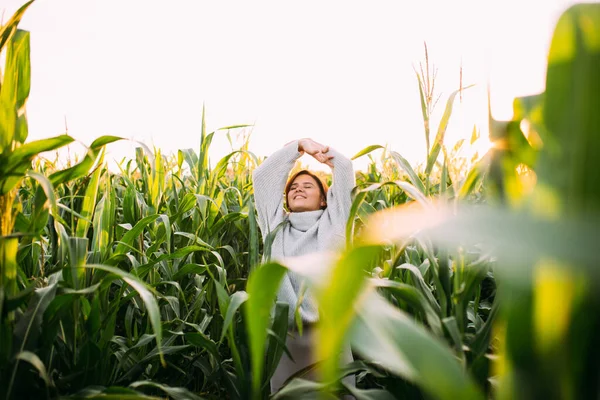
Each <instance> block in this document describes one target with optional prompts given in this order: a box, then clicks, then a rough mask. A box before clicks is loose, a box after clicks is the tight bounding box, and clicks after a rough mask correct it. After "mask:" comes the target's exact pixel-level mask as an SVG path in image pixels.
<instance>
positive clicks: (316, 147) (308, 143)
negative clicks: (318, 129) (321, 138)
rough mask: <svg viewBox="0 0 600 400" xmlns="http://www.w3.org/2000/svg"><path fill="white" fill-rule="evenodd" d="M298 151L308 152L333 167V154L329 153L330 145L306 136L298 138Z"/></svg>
mask: <svg viewBox="0 0 600 400" xmlns="http://www.w3.org/2000/svg"><path fill="white" fill-rule="evenodd" d="M298 151H299V152H301V153H308V154H310V155H311V156H313V157H314V158H315V160H317V161H319V162H321V163H323V164H327V165H329V166H330V167H333V163H332V162H331V159H332V158H333V156H332V155H331V154H327V152H329V146H325V145H322V144H321V143H318V142H315V141H314V140H312V139H308V138H305V139H300V140H298Z"/></svg>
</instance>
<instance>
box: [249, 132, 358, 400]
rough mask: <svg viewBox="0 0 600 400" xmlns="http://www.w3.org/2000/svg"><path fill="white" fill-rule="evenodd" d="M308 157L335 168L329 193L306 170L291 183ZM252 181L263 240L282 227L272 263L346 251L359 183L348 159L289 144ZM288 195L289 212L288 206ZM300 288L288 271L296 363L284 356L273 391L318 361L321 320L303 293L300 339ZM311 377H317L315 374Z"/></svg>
mask: <svg viewBox="0 0 600 400" xmlns="http://www.w3.org/2000/svg"><path fill="white" fill-rule="evenodd" d="M304 153H306V154H310V155H311V156H313V157H314V158H315V159H316V160H317V161H319V162H321V163H323V164H327V165H328V166H330V167H331V168H332V171H333V184H332V185H331V189H329V190H328V189H327V186H326V184H324V183H323V182H321V180H320V179H319V178H318V177H317V176H316V175H314V174H312V173H311V172H309V171H306V170H303V171H300V172H298V173H297V174H295V175H294V176H292V177H291V178H290V179H289V180H288V175H289V173H290V170H291V169H292V168H293V167H294V164H295V162H296V160H297V159H298V158H299V157H300V156H302V155H303V154H304ZM253 181H254V197H255V202H256V209H257V211H258V224H259V227H260V230H261V232H262V235H263V239H265V238H266V236H267V235H268V234H269V233H270V232H273V231H275V230H276V229H277V228H278V226H279V225H280V224H282V223H283V227H281V228H280V230H279V231H277V233H276V235H275V239H274V241H273V244H272V246H271V254H270V256H271V259H272V260H274V261H279V262H282V263H284V264H285V258H287V257H295V256H302V255H305V254H309V253H312V252H317V251H324V250H336V249H341V248H343V246H344V243H345V227H346V221H347V219H348V216H349V213H350V206H351V204H352V199H351V192H352V188H353V187H354V185H355V180H354V170H353V168H352V162H351V161H350V160H349V159H347V158H346V157H344V156H343V155H342V154H340V153H338V152H337V151H335V150H334V149H330V148H329V147H328V146H324V145H322V144H320V143H317V142H315V141H314V140H312V139H300V140H296V141H293V142H290V143H288V144H287V145H285V146H284V147H283V148H282V149H280V150H278V151H276V152H275V153H273V154H272V155H271V156H270V157H268V158H267V159H266V160H265V161H264V162H263V163H262V164H261V165H260V166H259V167H258V168H256V169H255V170H254V172H253ZM286 181H287V184H286ZM284 193H285V203H286V205H287V210H288V211H286V209H285V206H284V199H283V194H284ZM301 290H304V285H303V282H302V279H301V278H300V277H299V276H298V275H297V274H295V273H293V272H291V271H288V272H287V274H286V275H285V276H284V279H283V282H282V283H281V286H280V287H279V292H278V293H277V300H278V301H284V302H286V303H288V304H289V307H290V308H289V315H288V323H289V325H288V326H289V328H288V331H289V332H288V333H289V334H288V335H287V340H286V345H287V347H288V349H289V351H290V354H291V355H292V357H293V359H294V361H295V362H294V361H292V360H291V359H290V358H289V357H288V356H287V355H286V354H285V353H284V354H283V356H282V358H281V361H280V362H279V365H278V367H277V370H276V371H275V374H274V375H273V377H272V378H271V391H272V392H276V391H277V390H278V389H279V388H280V387H281V386H282V385H283V383H284V382H285V380H286V379H287V378H289V377H290V376H291V375H293V374H294V373H295V372H297V371H299V370H301V369H302V368H305V367H307V366H309V365H311V364H313V363H315V362H316V361H317V360H316V359H315V357H314V354H313V349H314V345H313V344H314V331H313V329H312V325H313V324H314V323H316V322H317V321H318V319H319V312H318V309H317V305H316V303H315V300H314V298H313V297H312V295H311V293H310V290H307V291H306V292H305V293H304V296H303V301H302V302H301V304H300V305H299V312H300V316H301V317H302V324H303V335H302V336H300V335H299V333H298V332H297V331H296V330H295V329H294V326H295V323H294V311H295V309H296V306H297V303H298V298H299V296H301ZM350 361H352V353H351V352H350V348H349V347H347V348H346V349H345V350H344V354H342V356H341V362H350ZM311 377H312V378H313V379H314V375H312V376H311ZM305 378H306V377H305Z"/></svg>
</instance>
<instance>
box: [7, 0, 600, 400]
mask: <svg viewBox="0 0 600 400" xmlns="http://www.w3.org/2000/svg"><path fill="white" fill-rule="evenodd" d="M32 3H34V2H33V1H30V2H28V3H26V4H25V5H24V6H23V7H22V8H21V9H19V10H18V11H17V12H16V13H15V14H14V15H13V16H12V17H11V18H10V19H9V20H8V21H7V22H6V24H4V25H3V26H2V27H1V30H0V51H1V52H3V53H4V54H5V60H6V61H5V65H4V67H3V69H2V78H1V86H0V100H1V103H0V213H1V214H0V323H1V327H0V398H1V399H57V398H61V399H92V398H103V399H156V398H173V399H255V400H257V399H268V398H272V399H288V398H289V399H299V398H338V397H339V396H341V395H352V396H354V397H355V398H356V399H365V400H366V399H486V398H493V399H513V398H517V399H520V398H522V399H531V398H545V399H581V398H598V397H599V396H600V395H599V394H600V384H599V382H600V350H599V349H600V339H598V337H599V336H598V335H597V333H598V331H599V330H600V294H599V293H600V290H599V289H600V269H599V268H598V266H599V261H600V256H599V255H598V253H597V247H598V243H599V239H598V238H599V237H600V232H599V228H598V226H599V224H598V223H599V222H600V189H599V188H600V172H599V171H600V169H599V168H598V166H597V161H596V158H595V157H596V156H597V154H600V112H598V110H600V68H599V67H598V66H599V65H600V5H598V4H579V5H575V6H572V7H571V8H569V9H568V10H567V11H566V12H565V13H564V14H563V15H562V17H561V18H560V20H559V21H558V23H557V26H556V30H555V32H554V36H553V39H552V44H551V47H550V52H549V55H548V67H547V81H546V91H545V93H543V94H540V95H536V96H529V97H523V98H517V99H515V102H514V115H513V119H512V120H510V121H497V120H494V119H493V118H492V117H491V113H490V139H491V140H492V142H493V143H494V146H493V147H492V149H491V150H489V152H488V153H486V154H485V155H484V156H482V157H480V158H477V159H473V160H465V159H461V158H460V157H458V156H457V155H456V154H457V151H458V150H459V148H460V147H461V146H468V145H469V144H468V143H462V142H461V143H458V144H457V145H456V146H455V147H454V148H453V149H450V148H447V146H446V144H445V142H444V136H445V132H446V129H447V127H448V124H449V122H450V117H451V114H452V106H453V104H454V102H455V97H456V96H457V95H458V94H459V93H462V92H463V91H464V95H468V87H463V88H457V91H456V92H454V93H452V94H451V95H450V96H449V97H448V98H447V99H445V100H446V104H445V110H444V113H443V116H442V118H441V121H440V122H439V125H437V126H432V124H430V115H431V112H432V109H433V106H434V100H435V96H434V94H433V93H432V87H433V85H432V77H431V75H430V67H429V63H428V61H427V63H426V64H425V66H424V69H423V68H421V69H420V70H418V71H417V74H416V79H418V83H419V90H420V98H421V106H422V107H421V108H422V116H423V123H424V124H423V126H424V134H425V139H426V154H427V159H426V162H425V163H424V165H422V166H419V167H418V168H415V167H413V166H411V165H410V163H409V162H408V161H407V160H406V159H405V158H404V157H403V156H402V155H401V154H399V153H398V152H396V151H394V150H393V149H389V148H385V147H383V146H380V145H372V146H369V147H367V148H365V149H363V150H361V151H359V152H357V153H356V154H355V155H354V158H355V159H356V158H359V157H369V159H370V163H369V165H368V167H367V168H366V169H365V170H364V171H358V172H357V174H356V178H357V185H356V187H355V188H354V192H353V199H354V200H353V204H352V209H351V213H350V218H349V220H348V222H347V227H346V236H347V238H346V247H345V250H344V251H342V252H340V253H335V254H334V253H318V254H313V255H310V256H304V257H300V258H298V259H294V260H291V261H290V262H289V265H280V264H278V263H274V262H263V258H262V255H263V252H264V249H265V248H267V247H268V246H270V244H271V243H269V242H268V240H267V241H266V243H263V240H262V237H261V235H260V232H259V229H258V226H257V220H256V218H257V217H256V211H255V208H254V200H253V188H252V179H251V177H252V170H253V169H254V168H255V167H256V166H257V165H259V164H260V162H261V161H262V159H263V158H262V157H260V156H257V155H255V154H253V153H252V152H251V151H250V148H251V140H250V137H249V135H246V136H245V140H244V141H243V144H242V145H241V146H240V147H239V148H235V149H232V151H231V153H230V154H228V155H226V156H225V157H223V158H222V159H221V160H218V162H216V163H211V162H209V161H210V160H209V155H210V146H211V142H212V140H213V138H214V137H215V136H216V135H231V134H233V133H235V132H240V131H241V132H244V130H245V129H246V128H247V127H246V126H242V125H240V126H231V127H226V128H223V129H220V130H217V131H215V132H210V133H209V132H207V131H206V129H205V121H204V117H203V120H202V125H201V126H200V127H199V143H198V148H197V149H182V150H179V152H178V153H177V154H176V155H173V156H165V155H163V154H161V151H160V149H149V148H147V147H145V146H141V147H140V148H138V149H137V152H136V157H135V159H131V160H124V161H123V162H122V163H121V164H120V172H118V173H114V172H111V171H109V169H108V168H107V166H106V163H105V161H104V156H105V151H106V150H105V147H106V146H107V145H109V144H111V143H115V142H119V141H121V140H122V139H121V138H119V137H115V136H103V137H100V138H98V139H96V140H95V141H94V142H93V143H91V144H90V145H89V147H88V149H87V152H86V154H84V155H83V156H82V157H81V159H80V160H77V161H76V162H73V163H71V164H70V165H69V166H67V167H66V168H64V169H57V168H56V167H55V166H54V165H53V164H52V163H50V162H47V161H46V160H45V159H44V158H43V154H48V153H45V152H48V151H55V150H57V149H59V148H62V147H64V146H67V145H69V144H70V143H72V142H73V141H74V139H73V138H72V137H70V136H68V135H66V134H64V135H59V136H55V137H52V138H48V139H43V140H36V141H27V136H28V128H27V115H26V113H25V107H26V102H27V98H28V96H29V91H30V82H31V77H30V75H31V65H30V56H29V55H30V47H29V37H30V33H29V32H27V31H24V30H20V29H18V24H19V21H20V19H21V18H22V16H23V14H24V13H25V12H26V10H27V8H28V7H29V6H33V7H35V4H33V5H32ZM33 34H35V32H34V33H33ZM516 62H517V61H516ZM478 135H479V132H478V130H477V129H475V130H474V132H473V137H472V139H471V142H474V141H475V140H477V138H478ZM471 144H472V143H471ZM325 179H331V177H330V176H325ZM329 183H330V182H329ZM314 265H318V266H320V267H319V268H318V270H315V268H307V266H314ZM286 270H292V271H294V272H296V273H299V274H301V275H303V276H304V277H306V278H307V280H308V282H310V285H311V287H312V288H313V289H314V293H315V295H316V297H317V299H318V302H319V304H320V305H321V309H320V313H321V319H320V322H319V324H318V327H317V333H318V337H319V343H318V344H317V345H316V346H317V347H316V351H317V352H318V354H319V355H320V356H322V357H321V358H322V359H323V360H324V361H323V362H322V365H320V366H319V368H320V371H322V374H321V378H322V379H321V380H319V381H318V382H313V381H310V380H307V379H304V378H303V377H304V374H305V373H306V372H307V371H300V372H299V373H298V374H296V375H295V376H294V377H292V379H290V380H289V381H288V382H287V384H286V385H285V386H284V387H283V388H282V389H281V390H280V391H279V392H277V393H275V394H271V393H270V389H269V379H270V377H271V376H272V375H273V373H274V371H275V368H276V366H277V364H278V362H279V359H280V358H281V356H282V354H284V352H286V351H287V350H286V348H285V345H284V344H285V338H286V334H287V329H288V326H287V324H288V322H287V315H288V308H289V305H287V304H285V303H276V302H275V298H276V291H277V287H278V285H279V282H280V280H281V278H282V277H283V275H284V274H285V272H286ZM299 328H300V329H301V326H300V327H299ZM346 341H349V342H350V343H351V345H352V351H353V354H354V359H355V361H354V362H353V363H351V364H349V365H347V366H343V367H339V366H338V365H337V363H336V358H335V357H334V356H335V355H336V354H337V353H338V352H339V350H340V349H341V348H342V345H343V344H344V343H345V342H346ZM348 375H354V376H355V377H356V387H354V386H351V387H350V386H347V385H346V384H344V382H343V381H342V378H343V377H345V376H348Z"/></svg>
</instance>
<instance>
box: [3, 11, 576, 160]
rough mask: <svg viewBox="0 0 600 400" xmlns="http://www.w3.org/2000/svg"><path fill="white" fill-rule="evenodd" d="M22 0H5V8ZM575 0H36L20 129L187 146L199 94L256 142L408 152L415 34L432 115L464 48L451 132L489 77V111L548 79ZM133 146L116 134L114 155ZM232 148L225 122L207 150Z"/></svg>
mask: <svg viewBox="0 0 600 400" xmlns="http://www.w3.org/2000/svg"><path fill="white" fill-rule="evenodd" d="M22 2H23V1H21V0H19V1H17V0H2V2H1V3H0V10H2V9H5V14H4V20H6V19H8V16H9V15H11V14H12V12H13V11H15V10H16V9H17V8H18V7H19V6H20V4H21V3H22ZM571 3H573V1H569V0H554V1H552V0H544V1H543V0H539V1H536V0H521V1H517V0H503V1H492V0H487V1H485V0H484V1H481V0H479V1H470V0H464V1H442V0H440V1H433V0H429V1H418V2H417V1H411V2H401V1H361V2H358V1H326V0H320V1H310V0H308V1H302V2H290V1H281V0H280V1H244V2H242V1H239V2H237V1H236V2H234V1H208V0H206V1H205V0H195V1H192V0H175V1H174V0H171V1H158V0H156V1H153V0H144V1H142V0H85V1H83V0H38V1H36V2H35V3H34V4H33V5H32V6H31V7H30V9H29V10H28V12H27V13H26V15H25V18H24V19H23V21H22V24H21V28H23V29H27V30H30V31H31V35H32V36H31V45H32V79H33V82H32V85H33V86H32V91H31V95H30V98H29V103H28V117H29V122H30V140H31V139H39V138H43V137H48V136H53V135H57V134H61V133H63V132H64V130H65V122H64V121H65V117H66V119H67V122H68V129H69V134H71V135H72V136H74V137H75V138H76V139H78V140H80V141H82V142H83V143H86V144H89V143H91V142H92V140H93V139H94V138H96V137H98V136H100V135H105V134H111V135H118V136H122V137H125V138H133V139H137V140H142V141H144V142H145V143H147V144H148V145H155V146H157V147H160V148H161V149H163V151H165V152H170V151H175V150H177V149H178V148H189V147H193V148H197V147H198V142H199V132H200V121H201V110H202V106H203V104H204V105H205V106H206V115H207V127H208V129H209V130H214V129H217V128H219V127H222V126H228V125H234V124H254V128H253V129H252V139H251V146H250V148H251V150H252V151H254V152H255V153H256V154H258V155H259V156H264V155H268V154H270V153H271V152H273V151H275V150H276V149H278V148H279V147H281V146H282V145H283V144H285V143H287V142H289V141H290V140H293V139H295V138H299V137H312V138H314V139H316V140H319V141H321V142H323V143H326V144H330V145H331V146H333V147H335V148H337V149H338V150H340V151H342V152H344V153H345V154H347V155H348V156H351V155H353V154H355V153H356V152H358V151H359V150H361V149H362V148H364V147H366V146H368V145H371V144H381V145H386V144H388V145H389V146H390V147H391V148H392V149H393V150H395V151H398V152H400V153H401V154H403V155H404V156H405V157H406V158H407V159H409V160H411V161H412V162H414V163H416V162H419V161H422V159H423V157H424V153H425V150H424V138H423V128H422V120H421V112H420V103H419V92H418V86H417V81H416V78H415V74H414V72H413V66H414V65H418V62H419V61H421V60H423V56H424V54H423V42H424V41H426V42H427V44H428V47H429V54H430V60H431V61H432V62H433V63H434V64H435V65H436V67H437V68H438V80H437V82H436V88H437V89H438V93H440V94H441V100H440V103H439V105H438V108H437V111H438V113H437V118H439V115H440V114H441V112H442V111H443V108H444V106H445V100H446V98H447V97H448V95H449V94H450V93H451V92H452V91H453V90H455V89H457V88H458V86H459V70H460V66H461V63H462V66H463V82H464V83H465V84H471V83H474V84H476V85H477V86H476V87H475V88H473V89H469V90H468V91H466V92H465V93H464V95H463V102H462V104H458V103H457V107H456V111H455V114H454V118H453V120H452V121H451V127H450V131H449V133H448V141H449V144H452V143H453V142H455V141H456V140H458V139H459V138H460V137H468V136H470V133H471V130H472V127H473V124H478V125H480V128H481V129H482V131H484V133H485V129H487V126H484V125H485V113H486V100H485V88H486V85H487V82H488V80H489V81H490V84H491V89H492V100H493V111H494V114H495V116H496V117H498V118H509V117H510V111H511V106H512V99H513V98H514V97H515V96H521V95H527V94H532V93H536V92H539V91H541V90H543V88H544V80H545V63H546V54H547V51H548V47H549V43H550V38H551V33H552V30H553V27H554V25H555V23H556V20H557V19H558V17H559V15H560V13H561V12H562V11H564V10H565V9H566V8H567V6H568V5H569V4H571ZM435 126H436V125H435V123H434V127H435ZM133 147H134V144H133V143H131V142H125V143H123V144H121V145H111V147H110V156H109V157H112V158H120V157H123V156H132V155H133V150H132V149H133ZM227 150H228V144H227V141H226V140H225V138H224V136H223V135H221V137H219V138H217V140H216V141H215V145H214V147H213V155H212V158H213V161H216V160H214V159H215V158H217V157H220V156H222V155H224V154H225V153H226V152H227ZM355 165H356V166H357V167H360V166H361V165H362V163H361V162H356V163H355Z"/></svg>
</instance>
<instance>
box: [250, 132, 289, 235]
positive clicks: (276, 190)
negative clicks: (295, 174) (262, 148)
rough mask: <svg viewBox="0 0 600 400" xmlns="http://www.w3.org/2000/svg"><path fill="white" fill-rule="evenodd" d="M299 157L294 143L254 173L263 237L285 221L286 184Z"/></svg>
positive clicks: (272, 156) (272, 155) (265, 162)
mask: <svg viewBox="0 0 600 400" xmlns="http://www.w3.org/2000/svg"><path fill="white" fill-rule="evenodd" d="M299 157H300V152H299V151H298V141H293V142H291V143H288V144H287V145H286V146H284V147H283V148H281V149H280V150H277V151H276V152H275V153H273V154H271V156H269V157H267V159H266V160H265V161H263V163H262V164H261V165H260V166H258V167H257V168H256V169H255V170H254V171H253V172H252V181H253V186H254V201H255V203H256V211H257V212H258V226H259V227H260V231H261V233H262V235H263V237H264V236H266V235H267V234H268V233H269V232H271V231H273V230H274V229H275V228H276V227H277V225H278V224H279V223H280V222H281V221H282V220H283V216H284V214H285V211H284V209H283V192H284V190H285V184H286V181H287V179H288V175H289V173H290V171H291V170H292V168H293V167H294V164H295V162H296V160H297V159H298V158H299Z"/></svg>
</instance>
